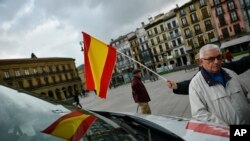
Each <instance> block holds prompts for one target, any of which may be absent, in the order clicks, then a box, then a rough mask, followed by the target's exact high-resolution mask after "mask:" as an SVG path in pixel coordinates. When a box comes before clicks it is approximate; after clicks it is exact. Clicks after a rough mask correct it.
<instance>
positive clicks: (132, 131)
mask: <svg viewBox="0 0 250 141" xmlns="http://www.w3.org/2000/svg"><path fill="white" fill-rule="evenodd" d="M31 95H35V94H33V93H30V92H24V91H17V90H14V89H11V88H8V87H5V86H1V85H0V141H57V140H58V141H59V140H65V139H62V138H60V137H55V136H52V135H50V134H45V133H43V132H41V131H44V129H46V128H48V127H49V126H50V125H51V124H52V123H53V122H55V121H56V120H58V119H59V118H60V117H62V116H64V115H67V114H68V113H71V112H72V111H74V110H75V109H77V107H74V106H72V104H70V103H66V102H57V101H55V100H52V99H49V98H45V97H44V98H43V100H42V99H40V98H38V97H35V96H31ZM78 110H79V109H78ZM80 111H81V112H82V113H85V114H86V113H87V114H91V115H93V116H95V117H97V119H96V120H95V121H94V122H93V124H91V125H90V126H89V128H88V129H84V130H86V132H85V133H84V134H83V135H82V136H81V137H80V140H81V141H168V140H169V141H183V140H190V141H196V140H197V141H203V140H204V141H228V140H229V128H228V127H224V126H220V125H214V124H208V123H204V122H198V121H193V120H189V119H184V118H179V117H171V116H154V115H142V114H135V113H113V112H105V111H88V110H84V109H81V110H80Z"/></svg>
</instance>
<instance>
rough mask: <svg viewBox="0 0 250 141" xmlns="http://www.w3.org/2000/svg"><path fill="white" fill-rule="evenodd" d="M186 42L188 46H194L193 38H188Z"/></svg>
mask: <svg viewBox="0 0 250 141" xmlns="http://www.w3.org/2000/svg"><path fill="white" fill-rule="evenodd" d="M187 43H188V46H190V47H193V46H194V43H193V39H190V40H188V41H187Z"/></svg>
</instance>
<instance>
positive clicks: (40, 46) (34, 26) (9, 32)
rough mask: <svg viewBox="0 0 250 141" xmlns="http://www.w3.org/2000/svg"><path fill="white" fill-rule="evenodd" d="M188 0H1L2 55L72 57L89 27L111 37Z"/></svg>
mask: <svg viewBox="0 0 250 141" xmlns="http://www.w3.org/2000/svg"><path fill="white" fill-rule="evenodd" d="M187 1H188V0H0V47H1V51H0V59H10V58H29V57H30V55H31V53H32V52H33V53H35V54H36V56H37V57H70V58H74V59H75V60H76V61H75V63H76V65H77V66H79V65H80V64H83V63H84V62H83V55H82V52H81V51H80V45H79V42H80V41H81V40H82V35H81V32H82V31H84V32H87V33H89V34H90V35H92V36H95V37H97V38H99V39H100V40H102V41H104V42H106V43H109V42H110V40H111V39H112V38H113V39H116V38H117V37H119V36H120V35H125V34H127V33H129V32H131V31H134V30H135V29H136V28H137V27H140V26H141V22H145V24H147V23H148V18H149V17H153V16H155V15H157V14H159V13H162V12H168V11H169V10H171V9H173V8H174V7H176V4H178V5H179V6H180V5H182V4H184V3H185V2H187Z"/></svg>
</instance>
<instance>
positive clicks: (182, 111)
mask: <svg viewBox="0 0 250 141" xmlns="http://www.w3.org/2000/svg"><path fill="white" fill-rule="evenodd" d="M236 59H237V58H235V60H236ZM197 71H198V69H197V68H196V69H195V70H189V71H188V72H185V71H184V70H183V71H178V72H173V73H170V74H166V75H163V77H164V78H167V79H170V80H174V81H176V82H179V81H183V80H188V79H190V78H192V77H193V76H194V75H195V74H196V73H197ZM249 76H250V70H248V71H246V72H245V73H243V74H241V75H240V78H241V80H242V81H243V82H245V83H246V84H247V86H248V87H249V88H250V78H249ZM144 84H145V86H146V88H147V90H148V92H149V95H150V97H151V102H150V103H149V104H150V107H151V110H152V114H154V115H171V116H179V117H185V118H190V117H191V113H190V104H189V99H188V95H175V94H173V92H172V90H171V89H169V88H167V86H166V82H165V81H164V80H162V79H159V80H157V81H154V82H150V81H146V82H145V83H144ZM80 102H81V104H82V105H83V107H84V108H85V109H90V110H101V111H113V112H133V113H135V112H136V109H137V105H136V104H135V103H134V101H133V98H132V94H131V86H130V83H129V84H125V85H122V86H119V87H116V88H112V89H110V90H108V97H107V99H100V98H99V97H96V96H95V94H94V93H93V92H89V93H88V96H87V97H82V98H80Z"/></svg>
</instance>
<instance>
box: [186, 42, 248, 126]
mask: <svg viewBox="0 0 250 141" xmlns="http://www.w3.org/2000/svg"><path fill="white" fill-rule="evenodd" d="M200 64H201V66H202V68H201V70H200V71H199V72H198V73H197V74H196V75H195V76H194V78H193V79H192V81H191V83H190V85H189V100H190V105H191V112H192V117H193V118H195V119H197V120H202V121H208V122H213V123H217V124H223V125H238V124H250V105H249V104H248V102H247V98H246V96H247V94H248V88H247V87H246V86H245V85H244V84H243V83H242V82H241V81H240V80H239V78H238V76H237V74H235V73H234V72H233V71H230V70H228V69H225V68H221V65H222V55H221V51H220V49H219V47H218V46H217V45H213V44H208V45H205V46H203V47H202V48H201V49H200Z"/></svg>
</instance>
